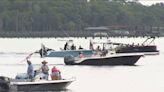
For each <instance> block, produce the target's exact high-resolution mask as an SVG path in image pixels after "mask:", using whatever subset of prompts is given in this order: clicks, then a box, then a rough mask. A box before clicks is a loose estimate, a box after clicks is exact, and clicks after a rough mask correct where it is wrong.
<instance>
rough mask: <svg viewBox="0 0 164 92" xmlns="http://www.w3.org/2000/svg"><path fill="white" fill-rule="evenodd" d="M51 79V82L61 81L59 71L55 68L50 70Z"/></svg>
mask: <svg viewBox="0 0 164 92" xmlns="http://www.w3.org/2000/svg"><path fill="white" fill-rule="evenodd" d="M51 79H52V80H61V79H62V78H61V72H60V70H59V69H57V68H56V66H54V67H53V68H52V69H51Z"/></svg>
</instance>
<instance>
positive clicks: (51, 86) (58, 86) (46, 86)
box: [10, 81, 72, 91]
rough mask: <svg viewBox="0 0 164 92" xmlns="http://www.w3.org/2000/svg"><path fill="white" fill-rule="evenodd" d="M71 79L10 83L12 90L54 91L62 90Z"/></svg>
mask: <svg viewBox="0 0 164 92" xmlns="http://www.w3.org/2000/svg"><path fill="white" fill-rule="evenodd" d="M71 82H72V81H60V82H49V83H48V82H46V83H45V82H43V83H41V82H37V83H35V82H33V83H31V82H29V83H26V84H24V83H20V84H12V85H11V89H10V90H12V91H55V90H64V89H66V87H67V86H68V85H70V84H71Z"/></svg>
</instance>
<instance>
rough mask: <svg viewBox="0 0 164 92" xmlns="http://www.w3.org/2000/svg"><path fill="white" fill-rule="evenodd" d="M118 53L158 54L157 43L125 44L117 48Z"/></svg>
mask: <svg viewBox="0 0 164 92" xmlns="http://www.w3.org/2000/svg"><path fill="white" fill-rule="evenodd" d="M116 53H144V55H158V54H159V51H158V50H157V47H156V46H155V45H152V46H124V47H120V48H118V49H117V50H116Z"/></svg>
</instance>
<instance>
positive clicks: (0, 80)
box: [0, 76, 10, 92]
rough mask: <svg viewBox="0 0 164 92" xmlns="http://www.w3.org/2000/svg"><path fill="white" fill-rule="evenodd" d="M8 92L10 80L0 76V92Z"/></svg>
mask: <svg viewBox="0 0 164 92" xmlns="http://www.w3.org/2000/svg"><path fill="white" fill-rule="evenodd" d="M9 90H10V78H8V77H4V76H0V92H8V91H9Z"/></svg>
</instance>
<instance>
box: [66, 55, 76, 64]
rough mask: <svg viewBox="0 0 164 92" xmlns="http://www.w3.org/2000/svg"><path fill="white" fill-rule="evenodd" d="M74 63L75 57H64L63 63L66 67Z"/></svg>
mask: <svg viewBox="0 0 164 92" xmlns="http://www.w3.org/2000/svg"><path fill="white" fill-rule="evenodd" d="M74 61H75V57H74V56H73V55H70V56H65V57H64V63H65V64H66V65H71V64H74Z"/></svg>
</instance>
